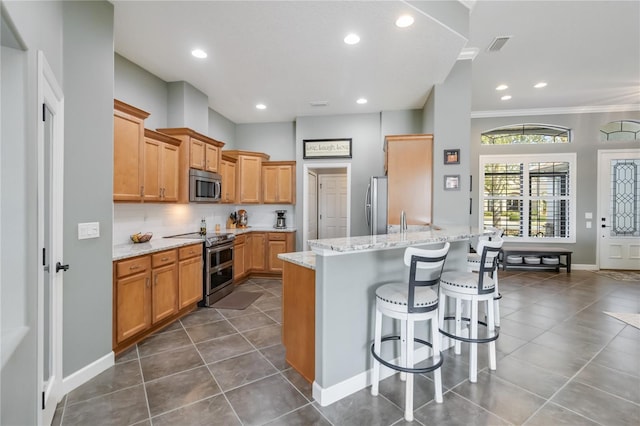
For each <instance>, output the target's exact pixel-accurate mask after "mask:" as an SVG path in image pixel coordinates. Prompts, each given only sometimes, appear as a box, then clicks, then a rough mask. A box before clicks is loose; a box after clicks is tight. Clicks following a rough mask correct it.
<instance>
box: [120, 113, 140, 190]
mask: <svg viewBox="0 0 640 426" xmlns="http://www.w3.org/2000/svg"><path fill="white" fill-rule="evenodd" d="M113 136H114V138H113V200H114V201H137V200H140V199H142V186H143V175H142V170H143V158H144V154H143V143H142V141H143V138H144V120H142V119H139V118H136V117H134V116H132V115H129V114H125V113H122V112H120V111H115V112H114V117H113Z"/></svg>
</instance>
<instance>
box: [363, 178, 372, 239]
mask: <svg viewBox="0 0 640 426" xmlns="http://www.w3.org/2000/svg"><path fill="white" fill-rule="evenodd" d="M364 217H365V219H366V220H367V226H368V227H369V229H371V184H369V185H368V186H367V192H366V193H365V195H364Z"/></svg>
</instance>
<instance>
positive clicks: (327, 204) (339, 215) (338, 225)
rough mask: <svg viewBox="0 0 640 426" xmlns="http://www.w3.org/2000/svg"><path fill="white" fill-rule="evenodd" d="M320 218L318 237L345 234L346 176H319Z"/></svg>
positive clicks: (343, 235) (337, 236) (341, 235)
mask: <svg viewBox="0 0 640 426" xmlns="http://www.w3.org/2000/svg"><path fill="white" fill-rule="evenodd" d="M319 182H320V185H319V188H320V189H319V197H318V198H319V199H320V205H319V206H318V209H319V211H320V218H319V221H318V224H319V226H318V234H319V237H320V238H340V237H346V236H347V176H346V175H320V176H319Z"/></svg>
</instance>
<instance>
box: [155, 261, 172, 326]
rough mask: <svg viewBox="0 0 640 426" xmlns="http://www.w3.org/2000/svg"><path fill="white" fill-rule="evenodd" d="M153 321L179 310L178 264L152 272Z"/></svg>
mask: <svg viewBox="0 0 640 426" xmlns="http://www.w3.org/2000/svg"><path fill="white" fill-rule="evenodd" d="M151 280H152V282H153V287H152V289H151V322H152V323H154V324H155V323H156V322H158V321H161V320H163V319H164V318H167V317H168V316H171V315H173V314H175V313H176V312H178V270H177V268H176V264H175V263H172V264H170V265H167V266H164V267H162V268H157V269H154V270H153V271H152V273H151Z"/></svg>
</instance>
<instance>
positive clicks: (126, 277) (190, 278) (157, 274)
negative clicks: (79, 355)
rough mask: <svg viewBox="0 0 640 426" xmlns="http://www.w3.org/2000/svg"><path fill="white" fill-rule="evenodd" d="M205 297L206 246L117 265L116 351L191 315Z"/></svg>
mask: <svg viewBox="0 0 640 426" xmlns="http://www.w3.org/2000/svg"><path fill="white" fill-rule="evenodd" d="M196 291H197V294H196ZM202 294H203V291H202V243H197V244H192V245H188V246H184V247H181V248H179V249H170V250H163V251H159V252H156V253H152V254H147V255H143V256H137V257H133V258H128V259H123V260H118V261H115V262H113V350H114V352H115V353H116V354H118V353H120V352H122V351H123V350H124V349H126V348H128V347H129V346H131V345H134V344H135V343H137V342H139V341H141V340H142V339H144V338H145V337H146V336H148V335H150V334H152V333H154V332H155V331H157V330H159V329H161V328H163V327H166V326H167V325H169V324H171V322H173V321H175V320H176V319H178V318H180V317H181V316H183V315H186V314H187V313H189V312H191V311H192V310H194V309H195V308H196V306H197V305H196V302H198V301H199V300H201V299H202Z"/></svg>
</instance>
